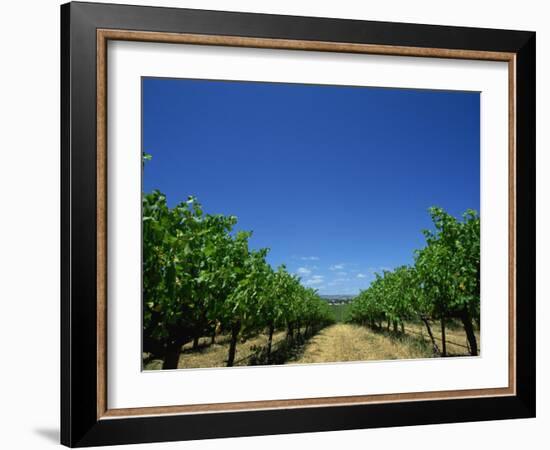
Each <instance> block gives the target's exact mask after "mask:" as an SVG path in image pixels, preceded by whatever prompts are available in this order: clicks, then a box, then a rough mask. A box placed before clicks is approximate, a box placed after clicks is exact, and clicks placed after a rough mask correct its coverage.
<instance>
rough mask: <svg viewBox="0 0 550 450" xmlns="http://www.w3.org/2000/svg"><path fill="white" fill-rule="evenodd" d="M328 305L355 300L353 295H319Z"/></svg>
mask: <svg viewBox="0 0 550 450" xmlns="http://www.w3.org/2000/svg"><path fill="white" fill-rule="evenodd" d="M319 297H321V298H322V299H323V300H325V301H327V302H328V303H348V302H350V301H352V300H353V299H354V298H355V295H319Z"/></svg>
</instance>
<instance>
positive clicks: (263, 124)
mask: <svg viewBox="0 0 550 450" xmlns="http://www.w3.org/2000/svg"><path fill="white" fill-rule="evenodd" d="M143 150H144V151H146V152H148V153H151V154H152V155H153V159H152V161H150V162H148V163H147V165H146V167H145V170H144V179H143V188H144V190H145V192H149V191H151V190H152V189H160V190H161V191H162V192H164V193H165V194H166V195H167V198H168V202H169V204H170V205H171V206H173V205H175V204H176V203H178V202H180V201H182V200H185V199H186V198H187V197H188V196H189V195H195V196H197V197H198V199H199V201H200V202H201V203H202V204H203V207H204V209H205V211H206V212H208V213H212V214H218V213H221V214H232V215H236V216H237V217H238V219H239V222H238V225H237V229H242V230H252V231H253V233H254V234H253V237H252V239H251V245H252V246H253V247H254V248H259V247H269V248H270V249H271V251H270V253H269V256H268V260H269V262H270V263H271V264H272V265H273V266H274V267H275V266H277V265H279V264H281V263H285V264H286V265H287V268H288V269H289V271H291V272H293V273H297V274H299V275H300V276H301V278H302V282H303V283H304V284H305V285H308V286H312V287H315V288H317V289H318V290H319V292H320V293H321V294H355V293H357V292H358V291H359V290H360V289H363V288H366V287H368V285H369V284H370V282H371V281H372V279H373V274H374V272H376V271H380V270H382V269H383V268H393V267H396V266H398V265H401V264H408V263H411V262H412V260H413V251H414V249H416V248H421V247H422V246H423V244H424V238H423V235H422V233H421V230H422V229H425V228H429V227H430V219H429V215H428V211H427V210H428V208H429V207H430V206H434V205H437V206H441V207H443V208H444V209H446V210H447V211H448V212H450V213H451V214H453V215H457V216H458V215H460V214H461V213H462V212H463V211H465V210H466V209H467V208H473V209H476V210H478V211H479V201H480V193H479V178H480V172H479V157H480V155H479V93H467V92H446V91H427V90H410V89H380V88H366V87H342V86H318V85H303V84H277V83H252V82H226V81H209V80H185V79H177V80H176V79H157V78H144V79H143Z"/></svg>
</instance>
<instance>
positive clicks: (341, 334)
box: [145, 323, 480, 370]
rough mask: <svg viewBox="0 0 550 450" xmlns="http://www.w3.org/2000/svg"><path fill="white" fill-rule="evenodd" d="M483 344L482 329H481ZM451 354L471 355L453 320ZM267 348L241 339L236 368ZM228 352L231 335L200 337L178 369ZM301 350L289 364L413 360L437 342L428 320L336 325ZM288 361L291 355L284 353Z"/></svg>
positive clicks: (261, 341)
mask: <svg viewBox="0 0 550 450" xmlns="http://www.w3.org/2000/svg"><path fill="white" fill-rule="evenodd" d="M432 332H433V333H434V337H435V338H436V341H437V344H438V346H439V348H440V350H441V329H440V327H439V324H437V323H433V324H432ZM285 336H286V333H285V332H284V331H278V332H276V333H275V334H274V335H273V351H274V352H275V351H276V350H277V347H278V346H279V344H282V343H283V341H284V339H285ZM476 337H477V340H478V345H479V342H480V341H479V331H476ZM446 339H447V353H448V355H449V356H462V355H469V354H470V353H469V351H468V347H467V340H466V334H465V332H464V329H463V328H462V327H459V326H454V325H453V324H449V326H448V327H447V330H446ZM266 346H267V335H266V334H259V335H257V336H254V337H251V338H249V339H248V340H246V341H245V342H239V343H238V345H237V351H236V355H235V364H234V365H235V366H247V365H250V364H251V361H252V360H251V357H252V356H254V355H255V354H256V353H257V351H258V350H259V349H262V348H265V347H266ZM228 351H229V336H227V335H224V336H218V338H217V339H216V343H215V344H213V345H210V338H207V337H205V338H201V339H200V341H199V348H198V349H197V350H193V349H192V344H191V343H188V344H186V345H185V346H184V347H183V349H182V353H181V355H180V359H179V363H178V369H190V368H207V367H225V366H226V360H227V353H228ZM297 351H298V354H297V355H294V356H291V357H290V359H289V360H288V361H286V362H285V364H307V363H327V362H345V361H372V360H378V361H381V360H389V359H412V358H430V357H433V356H434V354H433V351H432V345H431V341H430V339H429V336H428V333H427V331H426V328H425V327H424V325H423V324H416V323H407V324H406V325H405V334H404V335H402V334H401V333H391V332H386V331H374V330H371V329H370V328H367V327H361V326H359V325H351V324H344V323H337V324H335V325H331V326H329V327H327V328H325V329H323V330H321V331H320V332H319V333H318V334H317V335H315V336H313V337H311V338H310V339H309V341H307V342H306V344H305V345H304V346H303V347H299V348H297ZM283 357H284V359H286V358H288V357H289V354H285V355H283ZM161 368H162V361H161V360H159V359H156V360H152V361H149V362H148V363H147V364H146V365H145V369H146V370H158V369H161Z"/></svg>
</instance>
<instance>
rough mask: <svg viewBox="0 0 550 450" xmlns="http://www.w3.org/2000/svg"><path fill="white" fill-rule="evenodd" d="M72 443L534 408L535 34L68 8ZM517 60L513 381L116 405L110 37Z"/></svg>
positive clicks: (65, 210)
mask: <svg viewBox="0 0 550 450" xmlns="http://www.w3.org/2000/svg"><path fill="white" fill-rule="evenodd" d="M61 26H62V29H61V55H62V67H61V76H62V79H61V85H62V89H61V119H62V128H61V142H62V154H61V174H62V180H61V188H62V189H61V191H62V192H61V205H62V220H61V223H62V229H61V234H62V239H61V255H62V258H61V260H62V266H61V274H62V279H61V292H62V298H61V305H62V311H61V351H62V352H61V354H62V360H61V374H62V377H61V386H62V398H61V409H62V414H61V430H62V432H61V441H62V443H63V444H65V445H68V446H91V445H107V444H124V443H138V442H155V441H173V440H185V439H203V438H214V437H230V436H247V435H265V434H277V433H295V432H314V431H328V430H344V429H354V428H370V427H385V426H400V425H416V424H428V423H445V422H463V421H479V420H492V419H509V418H520V417H534V415H535V351H534V349H535V301H534V299H535V270H534V269H535V33H532V32H524V31H505V30H489V29H475V28H458V27H445V26H431V25H413V24H398V23H382V22H366V21H352V20H340V19H321V18H308V17H291V16H275V15H263V14H248V13H229V12H215V11H200V10H188V9H169V8H152V7H136V6H125V5H108V4H93V3H78V2H77V3H69V4H66V5H63V6H62V7H61ZM109 40H126V41H143V42H161V43H173V44H177V43H186V44H201V45H219V46H232V47H254V48H269V49H287V50H296V51H302V50H313V51H321V52H341V53H365V54H382V55H395V56H418V57H427V58H429V57H437V58H458V59H472V60H478V59H481V60H491V61H505V62H507V63H508V70H509V112H508V117H509V192H508V199H509V223H508V230H509V261H510V262H509V286H508V288H509V298H508V302H509V311H510V318H509V323H508V327H509V328H508V329H509V384H508V387H506V388H494V389H472V390H462V391H435V392H422V393H405V394H402V393H401V394H397V393H396V394H392V393H388V394H382V395H366V396H352V397H323V398H313V399H312V398H309V399H287V400H268V401H259V402H236V403H214V404H205V405H199V406H196V405H195V406H192V405H173V406H168V407H167V406H164V407H155V405H151V407H148V408H131V409H110V408H109V407H108V405H107V394H106V392H107V363H106V361H107V360H106V345H107V344H106V342H107V339H108V336H107V319H106V317H107V308H106V292H107V291H106V279H107V277H106V274H107V252H106V245H107V229H106V228H107V225H106V224H107V222H106V211H107V209H106V205H107V201H108V199H107V191H106V171H107V170H108V168H107V161H106V154H107V117H106V98H107V83H106V80H107V75H106V74H107V58H106V52H107V45H106V44H107V42H108V41H109Z"/></svg>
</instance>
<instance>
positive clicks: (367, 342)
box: [288, 323, 432, 364]
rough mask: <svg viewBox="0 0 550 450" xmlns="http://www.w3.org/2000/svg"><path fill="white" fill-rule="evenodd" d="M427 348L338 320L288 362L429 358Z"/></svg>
mask: <svg viewBox="0 0 550 450" xmlns="http://www.w3.org/2000/svg"><path fill="white" fill-rule="evenodd" d="M431 356H432V354H431V352H430V349H429V348H428V347H427V346H425V345H422V343H421V342H418V339H414V338H411V337H409V336H407V335H405V336H403V338H402V339H392V338H390V337H388V336H387V335H384V334H382V333H378V332H374V331H372V330H370V329H368V328H366V327H360V326H358V325H351V324H344V323H338V324H335V325H331V326H329V327H327V328H325V329H324V330H322V331H320V332H319V333H318V334H317V335H316V336H314V337H313V338H311V340H310V341H309V342H308V343H307V344H306V346H305V348H304V351H303V353H302V355H301V356H300V357H299V358H298V359H296V360H294V361H289V362H288V363H289V364H306V363H324V362H338V361H368V360H386V359H409V358H429V357H431Z"/></svg>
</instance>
